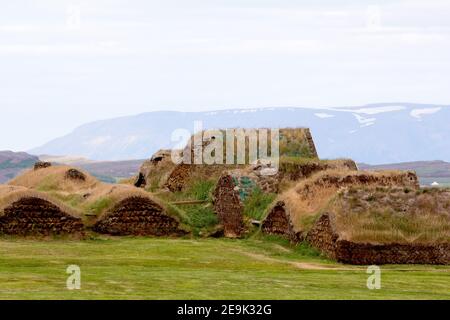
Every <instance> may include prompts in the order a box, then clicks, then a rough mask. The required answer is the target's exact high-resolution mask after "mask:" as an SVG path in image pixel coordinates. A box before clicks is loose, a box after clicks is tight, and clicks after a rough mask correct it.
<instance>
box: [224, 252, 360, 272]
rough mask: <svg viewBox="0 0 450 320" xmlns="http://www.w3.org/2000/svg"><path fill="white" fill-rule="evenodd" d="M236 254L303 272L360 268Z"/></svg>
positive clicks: (256, 254) (251, 254)
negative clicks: (280, 264) (287, 266)
mask: <svg viewBox="0 0 450 320" xmlns="http://www.w3.org/2000/svg"><path fill="white" fill-rule="evenodd" d="M233 251H234V252H236V253H239V254H243V255H245V256H247V257H250V258H252V259H255V260H259V261H264V262H269V263H282V264H289V265H291V266H294V267H296V268H298V269H303V270H337V271H350V270H358V269H361V268H358V267H347V268H342V267H339V266H330V265H326V264H320V263H310V262H296V261H289V260H283V259H276V258H272V257H269V256H266V255H264V254H259V253H253V252H247V251H243V250H238V249H234V250H233Z"/></svg>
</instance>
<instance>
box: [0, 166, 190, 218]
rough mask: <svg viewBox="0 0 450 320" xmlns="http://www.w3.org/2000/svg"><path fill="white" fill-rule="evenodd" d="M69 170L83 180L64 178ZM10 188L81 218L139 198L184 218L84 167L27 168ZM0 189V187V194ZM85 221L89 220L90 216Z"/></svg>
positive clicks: (134, 189)
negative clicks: (83, 168)
mask: <svg viewBox="0 0 450 320" xmlns="http://www.w3.org/2000/svg"><path fill="white" fill-rule="evenodd" d="M70 169H75V170H78V171H80V172H82V173H83V174H84V175H85V176H86V179H85V181H81V180H71V179H67V178H66V177H65V175H66V172H67V171H68V170H70ZM12 189H15V190H18V191H19V190H26V192H25V193H26V194H37V195H39V196H40V197H44V198H45V199H46V200H50V201H51V202H52V203H55V202H56V203H58V205H59V206H61V205H63V206H64V208H65V209H67V210H68V209H70V210H71V211H72V212H73V211H75V212H81V213H82V216H83V217H84V216H86V215H87V216H89V217H90V216H94V217H96V218H98V217H101V216H102V215H104V214H105V213H106V212H108V210H110V209H112V208H113V207H114V206H115V205H116V204H118V203H119V202H121V201H122V200H125V199H127V198H131V197H142V198H147V199H150V200H152V201H153V202H155V203H157V204H158V205H159V206H161V207H162V208H164V209H165V211H166V212H167V213H168V214H171V215H175V216H177V217H179V218H182V220H183V219H184V218H185V217H183V216H182V214H181V213H180V212H179V211H177V210H176V209H174V208H172V207H171V206H169V205H166V204H164V203H163V202H162V201H161V200H160V199H158V198H156V197H155V196H153V195H151V194H150V193H148V192H146V191H144V190H142V189H140V188H136V187H134V186H131V185H124V184H106V183H103V182H100V181H98V180H97V179H95V178H94V177H92V176H90V175H89V174H88V173H86V172H84V171H83V170H79V169H78V168H73V167H68V166H53V167H49V168H45V169H39V170H36V171H33V170H30V171H27V172H25V173H24V174H22V175H21V176H19V177H17V178H15V179H14V180H12V181H11V182H10V183H9V185H8V186H5V191H3V192H9V191H6V190H12ZM1 192H2V191H1V189H0V195H1ZM13 193H14V192H13ZM20 196H21V193H17V196H15V197H14V198H15V199H19V198H20ZM67 210H66V211H67ZM85 220H89V221H90V222H92V221H91V220H92V219H85ZM89 221H88V222H89Z"/></svg>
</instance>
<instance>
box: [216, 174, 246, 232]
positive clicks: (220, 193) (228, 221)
mask: <svg viewBox="0 0 450 320" xmlns="http://www.w3.org/2000/svg"><path fill="white" fill-rule="evenodd" d="M213 202H214V211H215V212H216V214H217V216H218V218H219V222H220V224H221V225H222V226H223V228H224V235H225V237H228V238H237V237H240V236H241V235H242V233H243V231H244V221H243V206H242V204H241V200H240V198H239V192H238V191H237V190H235V184H234V182H233V178H232V177H231V176H230V175H226V174H225V175H223V176H222V177H221V178H220V179H219V182H218V183H217V186H216V189H215V190H214V194H213Z"/></svg>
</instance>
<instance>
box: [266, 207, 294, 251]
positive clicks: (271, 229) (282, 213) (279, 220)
mask: <svg viewBox="0 0 450 320" xmlns="http://www.w3.org/2000/svg"><path fill="white" fill-rule="evenodd" d="M261 230H262V232H263V233H265V234H272V235H278V236H282V237H284V238H286V239H288V240H290V241H291V242H293V243H297V242H299V241H301V239H302V235H301V233H296V232H295V230H294V227H293V225H292V223H291V219H290V216H289V215H288V214H287V213H286V208H285V204H284V202H282V201H279V202H277V203H276V205H275V206H274V207H273V208H272V210H271V211H270V212H269V214H268V215H267V217H266V219H264V221H263V224H262V226H261Z"/></svg>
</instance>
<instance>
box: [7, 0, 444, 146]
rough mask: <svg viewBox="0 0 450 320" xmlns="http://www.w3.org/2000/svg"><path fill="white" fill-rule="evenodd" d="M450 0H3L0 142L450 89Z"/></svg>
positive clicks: (425, 96)
mask: <svg viewBox="0 0 450 320" xmlns="http://www.w3.org/2000/svg"><path fill="white" fill-rule="evenodd" d="M449 85H450V1H446V0H421V1H417V0H404V1H401V0H391V1H361V0H359V1H356V0H354V1H336V0H328V1H325V0H322V1H320V0H319V1H318V0H314V1H312V0H311V1H300V0H296V1H293V0H253V1H251V0H239V1H237V0H222V1H219V0H203V1H200V0H189V1H188V0H164V1H163V0H160V1H151V0H126V1H125V0H86V1H76V0H72V1H65V0H52V1H50V0H41V1H32V0H15V1H7V0H0V108H1V109H0V110H1V113H0V117H1V126H0V150H1V149H13V150H26V149H29V148H31V147H35V146H38V145H40V144H43V143H45V142H47V141H48V140H50V139H52V138H55V137H57V136H60V135H63V134H65V133H68V132H69V131H71V130H72V129H73V128H75V127H76V126H78V125H80V124H83V123H85V122H88V121H92V120H97V119H104V118H111V117H116V116H122V115H129V114H135V113H141V112H146V111H153V110H188V111H194V110H211V109H221V108H235V107H273V106H298V107H302V106H308V107H319V106H348V105H360V104H366V103H374V102H396V101H409V102H419V103H436V104H449V103H450V90H449Z"/></svg>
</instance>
